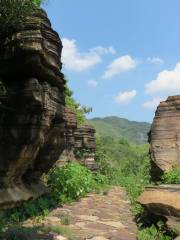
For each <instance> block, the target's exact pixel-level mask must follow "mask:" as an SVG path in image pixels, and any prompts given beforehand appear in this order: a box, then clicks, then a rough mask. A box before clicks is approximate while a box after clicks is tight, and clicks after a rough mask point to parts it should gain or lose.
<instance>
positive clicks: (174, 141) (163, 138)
mask: <svg viewBox="0 0 180 240" xmlns="http://www.w3.org/2000/svg"><path fill="white" fill-rule="evenodd" d="M149 142H150V154H151V160H152V173H151V174H152V177H153V179H155V180H156V179H158V178H159V176H160V175H161V174H162V173H163V172H165V171H169V170H171V169H172V168H173V167H178V166H180V96H172V97H168V99H167V100H166V101H164V102H161V103H160V105H159V106H158V108H157V111H156V114H155V118H154V121H153V124H152V127H151V131H150V133H149Z"/></svg>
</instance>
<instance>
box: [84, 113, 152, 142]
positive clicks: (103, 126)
mask: <svg viewBox="0 0 180 240" xmlns="http://www.w3.org/2000/svg"><path fill="white" fill-rule="evenodd" d="M88 122H89V123H90V124H92V125H93V126H94V127H95V129H96V131H97V135H98V136H99V137H112V138H113V139H120V138H125V139H127V140H128V141H129V142H133V143H136V144H144V143H147V133H148V132H149V130H150V124H149V123H145V122H135V121H129V120H127V119H124V118H119V117H105V118H93V119H91V120H88Z"/></svg>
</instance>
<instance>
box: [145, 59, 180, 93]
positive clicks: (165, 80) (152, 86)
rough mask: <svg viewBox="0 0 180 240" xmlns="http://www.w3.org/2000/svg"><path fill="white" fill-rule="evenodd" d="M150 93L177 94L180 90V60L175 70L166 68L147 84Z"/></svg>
mask: <svg viewBox="0 0 180 240" xmlns="http://www.w3.org/2000/svg"><path fill="white" fill-rule="evenodd" d="M145 91H146V93H148V94H154V93H158V92H162V93H167V94H175V93H179V92H180V62H179V63H177V64H176V66H175V68H174V70H171V71H168V70H164V71H162V72H160V73H159V74H158V76H157V78H156V79H155V80H153V81H151V82H149V83H147V84H146V86H145Z"/></svg>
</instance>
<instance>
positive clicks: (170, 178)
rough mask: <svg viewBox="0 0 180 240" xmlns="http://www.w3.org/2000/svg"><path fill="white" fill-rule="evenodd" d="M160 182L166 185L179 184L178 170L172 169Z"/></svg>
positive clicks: (179, 169)
mask: <svg viewBox="0 0 180 240" xmlns="http://www.w3.org/2000/svg"><path fill="white" fill-rule="evenodd" d="M161 180H162V182H163V183H166V184H180V168H174V169H173V170H171V171H169V172H166V173H164V175H163V176H162V178H161Z"/></svg>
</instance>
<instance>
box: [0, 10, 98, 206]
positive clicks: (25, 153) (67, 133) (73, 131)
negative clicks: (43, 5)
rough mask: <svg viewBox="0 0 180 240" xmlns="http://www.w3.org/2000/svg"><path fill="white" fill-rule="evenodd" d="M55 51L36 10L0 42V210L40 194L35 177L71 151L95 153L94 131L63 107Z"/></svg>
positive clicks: (57, 43)
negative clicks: (79, 125)
mask: <svg viewBox="0 0 180 240" xmlns="http://www.w3.org/2000/svg"><path fill="white" fill-rule="evenodd" d="M61 51H62V43H61V40H60V38H59V36H58V34H57V33H56V32H55V31H54V30H53V29H52V28H51V23H50V21H49V19H48V18H47V15H46V13H45V12H44V11H42V10H40V11H38V12H36V13H34V15H33V16H31V17H28V18H27V19H26V21H25V23H24V26H23V27H22V28H21V29H19V30H17V31H16V32H14V33H12V34H11V35H9V36H6V37H4V39H0V209H3V208H4V209H5V208H9V207H13V206H15V205H16V204H17V203H18V202H21V201H24V200H28V199H30V198H32V197H37V196H39V195H41V194H43V193H45V192H46V188H45V187H44V186H43V184H42V183H41V180H40V179H41V176H42V175H43V173H46V172H48V171H49V169H50V168H51V167H52V166H54V164H55V163H56V162H57V161H58V163H59V162H60V163H61V164H62V163H64V162H65V161H74V160H75V154H74V151H75V148H78V149H81V148H83V149H84V148H86V149H91V150H92V151H91V152H93V153H94V151H95V144H94V143H95V139H94V133H95V131H94V130H93V129H92V128H91V127H87V126H86V127H82V129H81V128H78V129H77V120H76V115H75V113H74V112H73V111H71V110H70V109H68V108H67V107H65V81H64V76H63V74H62V73H61V65H62V64H61V61H60V59H61ZM77 142H78V143H77ZM91 160H94V158H93V159H91Z"/></svg>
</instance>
